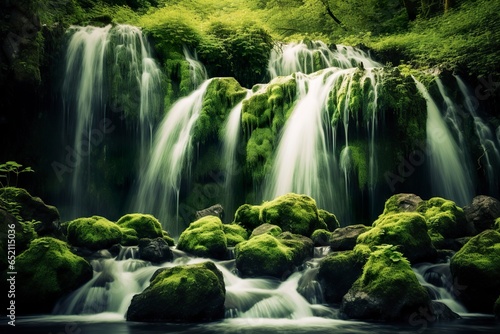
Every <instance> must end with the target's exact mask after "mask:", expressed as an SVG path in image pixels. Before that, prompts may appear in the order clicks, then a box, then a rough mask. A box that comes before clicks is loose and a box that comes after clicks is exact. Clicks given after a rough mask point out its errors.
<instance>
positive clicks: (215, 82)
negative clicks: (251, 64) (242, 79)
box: [192, 78, 247, 143]
mask: <svg viewBox="0 0 500 334" xmlns="http://www.w3.org/2000/svg"><path fill="white" fill-rule="evenodd" d="M246 94H247V91H246V89H244V88H242V87H241V86H240V84H239V83H238V82H237V81H236V80H235V79H234V78H213V79H212V80H211V81H210V84H209V85H208V87H207V90H206V92H205V95H204V97H203V103H202V107H201V111H200V115H199V116H198V119H197V121H196V124H195V126H194V129H193V139H192V140H194V141H196V142H201V143H205V142H206V141H207V140H209V139H213V138H215V139H216V138H218V137H219V132H220V131H221V129H222V126H223V125H224V122H225V120H226V118H227V115H228V114H229V112H230V111H231V109H232V108H233V107H234V106H235V105H236V104H238V102H239V101H241V100H242V99H243V98H244V97H245V96H246ZM221 133H222V132H221Z"/></svg>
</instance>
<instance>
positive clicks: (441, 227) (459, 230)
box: [417, 197, 473, 246]
mask: <svg viewBox="0 0 500 334" xmlns="http://www.w3.org/2000/svg"><path fill="white" fill-rule="evenodd" d="M417 212H419V213H421V214H422V215H423V216H424V217H425V219H426V220H427V225H428V227H429V229H428V230H429V235H430V236H431V239H432V241H433V243H434V244H435V245H436V246H437V245H439V244H440V242H441V241H442V240H443V239H454V238H460V237H464V236H467V235H470V234H472V233H473V231H472V229H471V228H470V227H469V226H468V225H467V221H466V219H465V213H464V211H463V209H462V208H460V207H458V206H457V205H456V204H455V202H453V201H450V200H446V199H444V198H441V197H433V198H431V199H429V200H427V201H422V202H420V203H419V204H418V207H417Z"/></svg>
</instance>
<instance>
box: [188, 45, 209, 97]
mask: <svg viewBox="0 0 500 334" xmlns="http://www.w3.org/2000/svg"><path fill="white" fill-rule="evenodd" d="M183 52H184V58H185V59H186V61H187V62H188V63H189V72H190V73H191V84H192V87H193V89H196V88H198V86H199V85H201V84H202V83H203V82H204V81H205V80H207V79H208V74H207V70H206V68H205V66H203V64H202V63H201V62H200V61H199V60H198V57H197V56H196V52H195V54H194V56H193V55H192V54H191V52H190V51H189V50H188V49H187V48H186V47H184V49H183Z"/></svg>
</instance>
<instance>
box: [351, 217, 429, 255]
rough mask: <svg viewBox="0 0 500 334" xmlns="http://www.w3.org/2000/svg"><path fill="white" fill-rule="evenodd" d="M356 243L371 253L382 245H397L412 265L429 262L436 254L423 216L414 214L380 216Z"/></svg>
mask: <svg viewBox="0 0 500 334" xmlns="http://www.w3.org/2000/svg"><path fill="white" fill-rule="evenodd" d="M357 243H358V244H365V245H368V246H369V247H370V248H371V249H372V251H373V250H375V249H376V247H377V246H380V245H383V244H390V245H397V246H399V247H401V251H402V252H403V254H404V255H405V256H406V257H407V258H408V259H410V260H411V261H412V263H413V262H417V261H423V260H430V259H432V258H433V257H434V256H435V253H436V250H435V249H434V247H433V246H432V243H431V239H430V237H429V234H428V233H427V224H426V220H425V218H424V216H422V215H421V214H419V213H415V212H403V213H397V214H392V215H382V216H380V218H379V219H377V220H376V221H375V222H374V223H373V228H372V229H371V230H369V231H367V232H365V233H363V234H361V235H360V236H359V237H358V240H357Z"/></svg>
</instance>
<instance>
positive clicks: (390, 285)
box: [340, 245, 430, 321]
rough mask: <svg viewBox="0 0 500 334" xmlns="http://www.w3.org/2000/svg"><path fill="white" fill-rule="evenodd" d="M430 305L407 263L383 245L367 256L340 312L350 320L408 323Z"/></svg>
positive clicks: (343, 300)
mask: <svg viewBox="0 0 500 334" xmlns="http://www.w3.org/2000/svg"><path fill="white" fill-rule="evenodd" d="M429 304H430V298H429V295H428V294H427V291H426V290H425V288H424V287H423V286H422V285H420V283H419V281H418V279H417V277H416V276H415V274H414V272H413V271H412V269H411V266H410V263H409V262H408V260H407V259H406V258H404V257H403V254H401V253H400V252H397V251H395V250H394V247H393V246H390V245H386V246H381V247H379V248H378V249H376V250H375V251H374V252H373V253H372V254H371V255H370V258H369V259H368V262H367V263H366V264H365V265H364V267H363V273H362V275H361V276H360V277H359V278H358V279H357V280H356V281H355V282H354V284H353V286H352V287H351V289H350V290H349V291H348V292H347V294H346V295H345V296H344V297H343V299H342V305H341V308H340V312H341V314H342V315H343V316H344V317H346V318H350V319H366V320H381V321H384V320H389V321H394V320H396V321H408V319H409V316H410V315H411V314H412V313H414V312H417V311H418V310H419V308H421V307H422V308H425V307H428V305H429Z"/></svg>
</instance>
